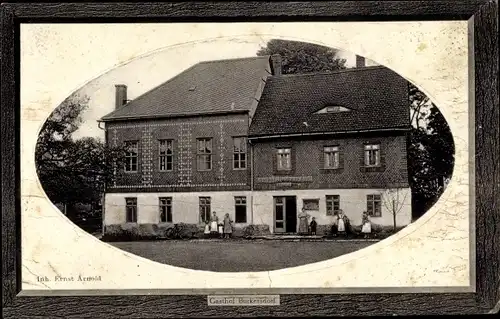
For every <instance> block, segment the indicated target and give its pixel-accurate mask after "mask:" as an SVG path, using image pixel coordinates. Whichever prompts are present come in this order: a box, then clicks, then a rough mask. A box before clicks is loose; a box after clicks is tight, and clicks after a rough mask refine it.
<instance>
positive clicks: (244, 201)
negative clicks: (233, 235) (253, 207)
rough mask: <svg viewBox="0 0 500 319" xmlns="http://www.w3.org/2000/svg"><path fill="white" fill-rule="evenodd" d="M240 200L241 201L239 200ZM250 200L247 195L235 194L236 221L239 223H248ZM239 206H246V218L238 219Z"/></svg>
mask: <svg viewBox="0 0 500 319" xmlns="http://www.w3.org/2000/svg"><path fill="white" fill-rule="evenodd" d="M238 201H239V202H238ZM247 204H248V201H247V197H246V196H234V222H235V223H237V224H246V223H248V206H247ZM238 207H245V220H244V221H239V220H238V209H237V208H238Z"/></svg>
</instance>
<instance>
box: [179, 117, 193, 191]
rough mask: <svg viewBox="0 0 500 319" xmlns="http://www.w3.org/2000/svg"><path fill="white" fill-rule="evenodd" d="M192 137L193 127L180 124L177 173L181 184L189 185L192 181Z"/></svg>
mask: <svg viewBox="0 0 500 319" xmlns="http://www.w3.org/2000/svg"><path fill="white" fill-rule="evenodd" d="M191 137H192V134H191V127H190V126H189V125H188V124H182V125H181V126H179V160H178V168H179V174H178V175H177V178H178V183H179V186H189V185H191V183H192V162H193V152H192V144H191Z"/></svg>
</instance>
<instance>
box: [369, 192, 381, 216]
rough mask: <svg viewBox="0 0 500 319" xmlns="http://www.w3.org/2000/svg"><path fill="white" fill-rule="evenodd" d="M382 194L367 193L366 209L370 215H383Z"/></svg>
mask: <svg viewBox="0 0 500 319" xmlns="http://www.w3.org/2000/svg"><path fill="white" fill-rule="evenodd" d="M381 208H382V207H381V199H380V195H367V196H366V211H367V213H368V215H369V216H373V217H380V216H382V209H381Z"/></svg>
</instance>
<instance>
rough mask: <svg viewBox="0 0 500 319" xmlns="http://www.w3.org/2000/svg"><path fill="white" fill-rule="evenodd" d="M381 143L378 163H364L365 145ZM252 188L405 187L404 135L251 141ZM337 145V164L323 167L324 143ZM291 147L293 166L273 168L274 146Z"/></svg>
mask: <svg viewBox="0 0 500 319" xmlns="http://www.w3.org/2000/svg"><path fill="white" fill-rule="evenodd" d="M365 143H380V146H381V166H380V167H378V168H366V167H365V166H364V144H365ZM252 144H253V153H254V155H253V156H254V159H255V163H256V165H255V166H254V178H255V179H254V189H255V190H278V189H329V188H335V189H346V188H388V187H408V171H407V159H406V157H407V153H406V145H407V144H406V136H405V135H404V134H399V135H387V134H383V135H378V136H373V135H372V136H349V137H347V136H346V137H342V138H330V139H312V138H309V139H305V138H303V139H288V140H285V139H281V140H272V141H266V142H261V141H259V142H257V141H253V142H252ZM333 145H335V146H338V147H339V149H340V167H339V168H338V169H324V153H323V148H324V147H325V146H333ZM281 147H290V148H291V156H292V158H291V162H292V169H291V170H290V171H277V170H276V149H277V148H281Z"/></svg>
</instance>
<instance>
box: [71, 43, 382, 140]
mask: <svg viewBox="0 0 500 319" xmlns="http://www.w3.org/2000/svg"><path fill="white" fill-rule="evenodd" d="M268 40H269V39H265V38H260V39H259V40H255V41H248V40H242V41H239V42H238V41H236V42H235V41H207V42H203V43H197V44H181V45H177V46H171V47H168V48H165V49H162V50H159V51H155V52H152V53H149V54H147V55H145V56H142V57H138V58H135V59H133V60H131V61H129V62H127V63H125V64H123V65H121V66H118V67H116V68H114V69H112V70H110V71H108V72H106V73H104V74H102V75H100V76H98V77H96V78H95V79H93V80H91V81H89V82H88V83H87V84H86V85H84V86H83V87H82V88H80V89H78V90H77V91H76V92H75V93H76V94H78V95H80V96H87V97H88V98H89V107H88V109H87V110H85V112H84V113H83V115H82V117H83V123H82V124H81V126H80V128H79V129H78V130H77V131H76V132H74V133H73V137H74V138H81V137H86V136H93V137H98V138H101V139H102V138H104V131H103V130H101V129H100V128H99V127H98V122H97V120H98V119H100V118H101V117H102V116H104V115H106V114H108V113H109V112H111V111H113V109H114V103H115V85H116V84H125V85H127V89H128V93H127V94H128V99H129V100H132V99H134V98H137V97H138V96H139V95H141V94H143V93H145V92H147V91H149V90H151V89H152V88H154V87H156V86H158V85H160V84H161V83H163V82H165V81H167V80H169V79H170V78H172V77H173V76H175V75H177V74H178V73H181V72H182V71H184V70H185V69H187V68H189V67H190V66H192V65H194V64H196V63H198V62H201V61H210V60H220V59H231V58H240V57H251V56H256V52H257V51H258V50H259V49H260V48H261V47H263V46H265V44H266V42H267V41H268ZM339 57H340V58H343V59H346V65H347V67H353V66H354V65H355V61H356V55H355V54H353V53H349V52H346V51H340V52H339ZM366 63H367V65H375V64H376V63H375V62H374V61H371V60H367V62H366Z"/></svg>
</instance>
